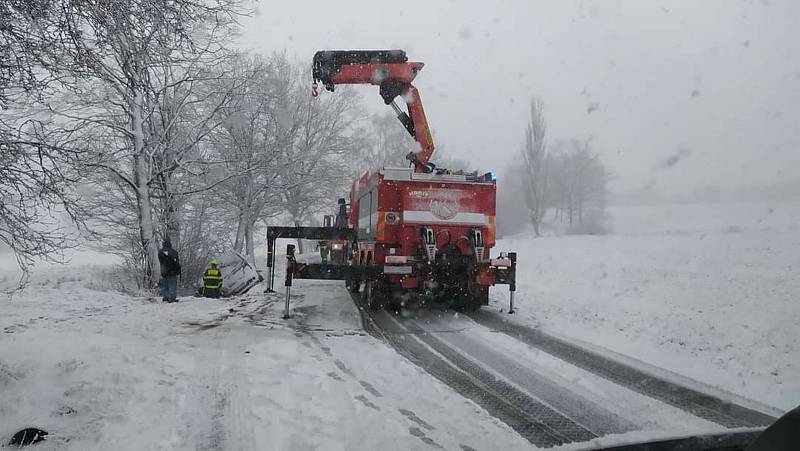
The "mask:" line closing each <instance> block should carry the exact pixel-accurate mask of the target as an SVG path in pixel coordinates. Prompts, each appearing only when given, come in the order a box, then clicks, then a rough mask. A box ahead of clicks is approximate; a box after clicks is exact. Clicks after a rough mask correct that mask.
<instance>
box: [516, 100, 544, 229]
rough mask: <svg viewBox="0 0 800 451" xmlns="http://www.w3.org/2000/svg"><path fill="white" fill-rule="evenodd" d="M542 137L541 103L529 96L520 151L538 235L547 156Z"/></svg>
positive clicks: (525, 194)
mask: <svg viewBox="0 0 800 451" xmlns="http://www.w3.org/2000/svg"><path fill="white" fill-rule="evenodd" d="M546 138H547V124H546V122H545V119H544V103H543V102H542V100H541V99H539V98H536V97H534V98H532V99H531V111H530V119H529V121H528V125H527V127H526V128H525V141H524V143H523V145H522V152H521V153H522V160H523V161H524V181H525V184H524V188H523V189H524V198H525V203H526V205H527V206H528V212H529V215H530V221H531V224H532V225H533V231H534V233H536V236H539V235H540V234H541V230H540V229H541V223H542V218H543V217H544V215H545V213H546V212H547V207H548V205H547V200H548V193H547V189H548V183H549V172H548V166H549V158H548V154H547V141H546Z"/></svg>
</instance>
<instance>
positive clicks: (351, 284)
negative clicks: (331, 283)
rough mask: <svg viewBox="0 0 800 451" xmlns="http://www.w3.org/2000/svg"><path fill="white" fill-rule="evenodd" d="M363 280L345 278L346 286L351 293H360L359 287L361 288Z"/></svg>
mask: <svg viewBox="0 0 800 451" xmlns="http://www.w3.org/2000/svg"><path fill="white" fill-rule="evenodd" d="M359 285H361V282H359V281H358V280H354V279H345V281H344V286H345V287H347V291H349V292H350V293H358V289H359V288H361V287H360V286H359Z"/></svg>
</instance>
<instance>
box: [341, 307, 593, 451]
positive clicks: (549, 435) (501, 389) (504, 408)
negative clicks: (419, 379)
mask: <svg viewBox="0 0 800 451" xmlns="http://www.w3.org/2000/svg"><path fill="white" fill-rule="evenodd" d="M356 303H357V305H358V307H359V311H360V312H361V314H362V320H363V324H364V328H365V330H367V331H368V332H370V333H371V334H373V335H375V336H376V337H378V338H381V339H383V340H385V341H386V342H387V343H389V344H390V345H391V346H392V347H394V348H395V350H397V352H398V353H399V354H401V355H402V356H404V357H406V358H407V359H409V360H410V361H411V362H412V363H414V364H416V365H417V366H419V367H421V368H422V369H424V370H425V371H427V372H428V373H429V374H431V375H432V376H434V377H436V378H437V379H439V380H441V381H442V382H444V383H445V384H447V385H449V386H450V387H451V388H452V389H453V390H455V391H456V392H458V393H459V394H461V395H462V396H464V397H466V398H469V399H471V400H472V401H473V402H475V403H476V404H478V405H480V406H482V407H483V408H485V409H486V410H487V411H488V412H489V413H490V414H491V415H493V416H495V417H496V418H498V419H500V420H501V421H503V422H504V423H506V424H507V425H508V426H510V427H511V428H512V429H514V430H515V431H517V433H519V434H520V435H521V436H522V437H524V438H525V439H526V440H528V441H529V442H531V443H532V444H534V445H536V446H543V447H550V446H557V445H563V444H566V443H572V442H582V441H586V440H590V439H592V438H595V437H597V434H595V433H594V432H592V431H590V430H588V429H586V428H584V427H582V426H580V425H578V424H576V423H574V422H573V421H571V420H570V419H569V418H566V417H565V416H563V415H561V414H560V413H558V412H556V411H554V410H552V409H550V408H549V407H547V406H546V405H544V404H542V403H540V402H538V401H536V400H534V399H533V398H531V397H530V396H528V395H526V394H524V393H522V392H521V391H519V390H517V389H516V388H514V387H512V386H510V385H509V384H507V383H505V382H504V381H502V380H498V379H497V378H495V377H494V376H493V375H491V374H490V373H488V372H486V371H485V370H483V369H482V368H480V367H479V366H477V365H475V364H474V363H472V362H470V361H468V359H466V358H463V357H461V356H459V355H457V353H454V352H453V351H452V350H451V349H450V348H448V347H447V346H446V345H444V344H442V343H441V342H440V341H438V340H437V339H436V338H434V337H432V336H430V335H427V334H424V333H423V334H419V333H414V332H412V331H410V330H408V329H407V328H405V327H404V326H403V325H402V324H401V323H400V322H398V321H396V320H395V319H394V318H393V317H392V316H391V315H390V314H389V313H388V312H385V311H379V312H368V311H367V310H366V309H364V308H363V306H362V305H361V304H360V303H359V302H358V301H356ZM442 353H445V354H447V355H442ZM451 359H452V360H451Z"/></svg>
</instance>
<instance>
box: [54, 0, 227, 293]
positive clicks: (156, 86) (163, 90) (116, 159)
mask: <svg viewBox="0 0 800 451" xmlns="http://www.w3.org/2000/svg"><path fill="white" fill-rule="evenodd" d="M232 6H233V5H232V4H230V3H224V2H220V1H217V2H208V3H204V2H195V1H192V0H139V1H127V0H126V1H122V0H105V1H101V2H92V3H83V2H68V4H67V5H66V7H65V15H64V26H65V27H67V29H68V30H70V31H69V37H70V45H69V46H67V47H66V48H65V49H64V50H65V51H66V52H68V53H69V54H70V60H71V61H76V62H79V63H80V64H81V68H82V69H81V75H82V77H81V79H80V80H76V81H75V82H74V83H73V85H72V86H71V88H72V89H71V91H70V94H71V96H69V97H68V96H63V97H62V102H59V103H58V104H56V105H52V107H53V111H54V112H55V113H56V114H57V116H58V117H59V119H60V120H61V121H72V123H73V124H76V127H79V128H80V129H81V130H83V131H84V133H87V132H88V133H90V134H91V135H92V136H93V138H94V140H95V142H94V146H93V147H94V148H95V149H96V150H97V154H96V158H95V161H93V162H92V163H91V164H92V166H93V167H94V168H97V169H101V170H103V171H106V172H107V173H109V174H111V175H113V177H114V178H116V179H118V180H119V181H120V182H122V183H120V184H119V185H118V186H120V187H123V188H124V189H125V190H126V191H128V192H129V193H130V194H131V195H132V196H131V197H132V198H133V199H135V210H134V214H135V217H136V227H137V229H138V240H139V245H140V246H141V248H142V250H143V252H142V254H143V255H144V268H143V271H144V274H145V278H146V280H147V283H146V285H152V283H153V282H154V280H155V279H157V277H158V275H157V274H158V258H157V252H158V240H157V237H158V235H159V232H161V230H159V228H160V227H159V225H158V224H157V221H158V219H159V218H158V217H156V216H155V215H154V211H155V205H154V198H153V190H154V188H155V187H156V185H157V184H158V183H159V182H161V183H162V194H163V195H164V196H165V198H166V199H168V200H169V194H168V193H167V194H165V193H163V188H164V187H165V185H164V180H165V179H166V178H167V177H166V176H167V175H171V174H169V171H171V170H174V169H176V168H177V167H179V166H180V165H181V163H180V160H181V158H182V156H183V155H184V154H187V153H190V152H191V151H193V150H194V148H195V146H194V142H196V140H197V139H199V137H202V135H203V134H204V133H207V130H208V128H210V127H211V126H210V125H209V124H208V121H207V119H208V118H209V117H211V115H210V114H208V113H207V112H204V113H200V115H199V116H200V117H199V121H191V120H190V121H189V124H187V123H186V122H184V121H183V120H177V118H179V117H180V118H184V117H185V116H184V115H174V114H171V113H170V111H172V112H173V113H174V112H178V111H181V110H182V109H187V110H188V109H190V105H192V104H193V100H191V99H192V95H193V94H192V93H193V89H192V88H191V85H193V84H194V83H197V82H198V80H200V79H202V77H203V74H205V73H206V72H207V71H208V67H209V66H213V65H215V64H218V63H219V59H220V58H221V57H222V56H223V55H224V47H223V45H224V43H225V39H226V36H227V33H228V32H229V29H228V27H229V25H230V24H231V23H232V20H231V19H232V15H233V14H234V12H233V10H232V9H231V8H232ZM185 85H189V86H190V87H188V88H187V87H185ZM164 119H166V121H165V120H164ZM159 121H161V122H160V124H159ZM181 133H188V135H184V136H180V134H181ZM176 134H177V135H179V136H180V138H178V137H176V136H175V135H176ZM178 139H180V140H181V142H178V141H177V140H178ZM158 162H161V163H163V164H161V165H159V164H158ZM170 168H172V169H170ZM165 171H166V172H165ZM126 195H127V194H126ZM171 208H174V206H168V207H167V210H170V209H171Z"/></svg>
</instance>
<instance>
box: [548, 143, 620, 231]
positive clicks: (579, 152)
mask: <svg viewBox="0 0 800 451" xmlns="http://www.w3.org/2000/svg"><path fill="white" fill-rule="evenodd" d="M565 146H566V145H565V144H564V143H560V144H559V145H558V146H557V147H559V148H563V147H565ZM551 170H552V175H553V177H552V180H553V184H552V186H551V193H552V199H553V202H554V203H555V205H556V206H557V215H558V217H559V219H560V220H561V221H562V222H564V221H565V220H566V221H567V222H568V223H569V224H570V225H573V224H575V223H583V222H584V220H585V219H586V218H587V212H591V213H593V214H599V213H602V212H603V211H604V209H605V194H606V189H607V185H608V179H609V175H608V171H607V170H606V168H605V166H604V165H603V163H602V162H601V161H600V157H599V156H598V155H597V154H596V153H594V152H592V150H591V138H589V139H586V140H583V141H579V140H572V141H570V143H569V150H567V151H561V152H559V153H557V154H556V156H555V157H554V158H553V160H552V168H551ZM565 215H566V218H565Z"/></svg>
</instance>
